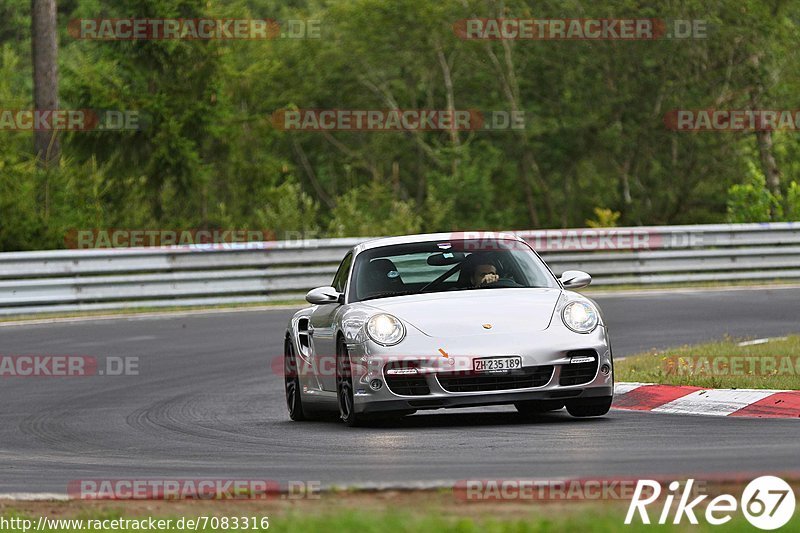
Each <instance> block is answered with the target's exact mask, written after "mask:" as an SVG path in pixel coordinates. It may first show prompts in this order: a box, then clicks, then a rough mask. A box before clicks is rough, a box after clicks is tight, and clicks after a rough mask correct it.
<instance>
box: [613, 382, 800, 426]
mask: <svg viewBox="0 0 800 533" xmlns="http://www.w3.org/2000/svg"><path fill="white" fill-rule="evenodd" d="M613 407H614V408H616V409H630V410H634V411H652V412H654V413H672V414H681V415H708V416H740V417H753V418H800V391H783V390H764V389H704V388H701V387H689V386H679V385H656V384H652V383H617V384H616V386H615V387H614V404H613Z"/></svg>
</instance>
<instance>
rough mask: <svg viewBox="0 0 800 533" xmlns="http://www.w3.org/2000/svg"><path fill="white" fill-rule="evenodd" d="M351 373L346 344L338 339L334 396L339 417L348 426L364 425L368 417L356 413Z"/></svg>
mask: <svg viewBox="0 0 800 533" xmlns="http://www.w3.org/2000/svg"><path fill="white" fill-rule="evenodd" d="M352 374H353V372H352V369H351V367H350V355H349V354H348V353H347V345H346V344H345V343H344V340H343V339H340V340H339V342H337V343H336V397H337V398H338V401H339V417H340V418H341V419H342V422H344V423H345V424H347V425H348V426H350V427H356V426H363V425H365V424H366V423H367V422H368V421H369V419H368V418H367V417H366V416H365V415H363V414H358V413H356V409H355V398H354V397H353V375H352Z"/></svg>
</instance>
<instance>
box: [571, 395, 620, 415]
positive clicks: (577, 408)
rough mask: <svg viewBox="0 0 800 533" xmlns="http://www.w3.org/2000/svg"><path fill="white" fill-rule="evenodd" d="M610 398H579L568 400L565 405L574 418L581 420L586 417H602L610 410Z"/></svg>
mask: <svg viewBox="0 0 800 533" xmlns="http://www.w3.org/2000/svg"><path fill="white" fill-rule="evenodd" d="M612 400H613V398H612V397H611V396H606V397H600V398H579V399H576V400H569V401H568V402H566V403H567V411H569V414H571V415H572V416H575V417H579V418H583V417H587V416H603V415H604V414H606V413H608V411H609V409H611V401H612Z"/></svg>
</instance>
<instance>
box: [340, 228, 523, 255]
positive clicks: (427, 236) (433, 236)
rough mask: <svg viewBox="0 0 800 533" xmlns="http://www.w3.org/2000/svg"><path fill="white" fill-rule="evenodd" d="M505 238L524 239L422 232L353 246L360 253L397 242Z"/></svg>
mask: <svg viewBox="0 0 800 533" xmlns="http://www.w3.org/2000/svg"><path fill="white" fill-rule="evenodd" d="M473 239H475V240H504V241H511V240H513V241H522V242H524V239H522V238H521V237H518V236H517V235H515V234H513V233H511V232H501V231H452V232H449V233H420V234H417V235H401V236H397V237H381V238H378V239H371V240H368V241H365V242H362V243H360V244H359V245H357V246H356V247H355V248H353V251H354V253H356V254H358V253H361V252H363V251H364V250H369V249H372V248H380V247H381V246H393V245H396V244H411V243H415V242H431V241H440V242H451V241H463V240H473Z"/></svg>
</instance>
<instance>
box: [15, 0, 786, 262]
mask: <svg viewBox="0 0 800 533" xmlns="http://www.w3.org/2000/svg"><path fill="white" fill-rule="evenodd" d="M799 5H800V3H799V2H797V1H796V0H791V1H783V0H772V1H763V2H760V1H754V0H716V1H711V2H708V1H701V0H677V1H672V2H660V1H659V2H657V1H634V0H599V1H596V2H589V3H587V2H578V1H576V0H567V1H561V0H558V1H556V0H547V1H544V2H536V3H535V4H534V3H533V2H527V3H526V2H521V1H517V0H510V1H507V2H504V3H495V2H488V1H475V0H459V1H456V0H448V1H442V2H432V1H429V0H329V1H315V0H308V1H306V0H293V1H290V2H285V1H277V0H274V1H273V0H230V1H220V0H59V2H58V13H59V28H60V29H61V34H60V35H59V45H60V50H59V54H60V55H59V70H60V92H61V107H62V108H67V109H82V108H92V109H120V110H138V111H141V112H143V113H145V114H146V116H147V127H146V128H145V129H143V130H141V131H127V132H104V133H103V132H74V133H67V134H64V137H63V157H62V160H61V165H60V167H59V168H58V169H53V170H50V171H47V172H45V171H42V170H39V169H37V167H36V165H35V162H34V161H33V160H32V157H33V156H32V138H31V137H32V136H31V134H30V132H17V131H0V250H18V249H36V248H53V247H62V246H64V235H65V233H66V232H67V231H68V230H69V229H71V228H108V227H112V228H250V229H269V230H272V231H274V232H275V233H276V235H278V236H279V237H280V236H282V235H285V233H284V232H286V231H306V232H311V234H313V235H331V236H345V235H366V234H390V233H403V232H411V231H436V230H449V229H479V228H497V229H516V228H526V229H527V228H534V227H574V226H584V225H586V224H591V225H603V224H608V223H617V224H620V225H638V224H671V223H703V222H722V221H726V220H732V221H746V220H758V221H763V220H782V219H795V220H796V219H797V218H798V217H799V216H800V188H798V186H797V184H796V183H794V184H793V182H800V158H798V155H800V142H798V137H797V133H795V132H787V131H780V132H774V133H772V135H771V139H770V142H771V145H770V146H769V151H770V152H771V154H770V155H771V156H772V157H773V158H774V163H775V165H776V167H775V168H773V169H772V170H773V172H774V171H776V170H777V172H778V176H779V183H778V185H777V186H775V185H774V184H773V185H770V184H769V182H768V181H765V175H766V174H768V173H769V170H770V169H767V168H765V165H766V164H767V163H765V159H764V150H763V146H762V145H760V144H759V139H758V138H757V135H756V134H755V133H753V132H739V133H734V132H676V131H672V130H670V129H668V128H667V127H665V123H664V116H665V114H667V113H668V112H669V111H670V110H672V109H680V108H693V109H705V108H723V109H749V108H753V107H755V108H761V109H800V90H798V89H800V78H799V77H798V74H800V61H799V59H800V56H799V55H798V47H797V42H798V40H799V39H798V38H799V37H800V31H799V30H800V26H799V25H798V24H799V21H798V19H797V17H798V14H800V10H799V9H797V8H798V6H799ZM534 6H535V8H534ZM132 16H137V17H139V16H145V17H146V16H150V17H161V18H164V17H183V18H197V17H217V18H221V17H226V18H272V19H277V20H280V21H287V20H291V19H303V20H309V19H312V20H319V21H320V28H321V36H320V38H308V39H274V40H249V41H248V40H238V41H236V40H224V41H220V40H218V41H156V40H151V41H114V42H109V41H91V40H79V39H74V38H73V37H71V36H70V34H69V33H68V31H67V24H68V22H69V21H70V20H72V19H76V18H98V17H110V18H114V17H132ZM476 16H477V17H501V16H504V17H537V18H570V17H571V18H589V17H592V18H607V17H617V18H626V17H627V18H633V17H638V18H641V17H660V18H665V19H703V20H705V21H707V23H708V25H709V28H710V30H709V34H708V37H707V38H705V39H663V40H655V41H650V40H644V41H470V40H462V39H459V38H458V36H457V35H456V34H455V32H454V31H453V24H454V22H456V21H458V20H459V19H463V18H465V17H476ZM30 39H31V36H30V0H3V2H2V4H0V109H25V108H30V107H31V106H32V103H31V102H32V98H31V94H32V81H31V77H32V73H31V50H30V48H31V43H30ZM450 102H452V105H453V106H454V107H455V108H458V109H480V110H511V109H520V110H522V111H524V113H525V128H524V129H522V130H511V131H493V132H489V131H477V132H456V133H453V132H449V131H440V132H430V131H429V132H381V133H376V132H327V133H322V132H286V131H280V130H278V129H276V128H274V127H273V125H272V122H271V116H272V113H273V112H274V111H276V110H279V109H287V108H294V107H296V108H316V109H328V108H335V109H386V108H390V107H395V106H396V107H398V108H400V109H447V108H448V106H449V105H450V104H449V103H450Z"/></svg>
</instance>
